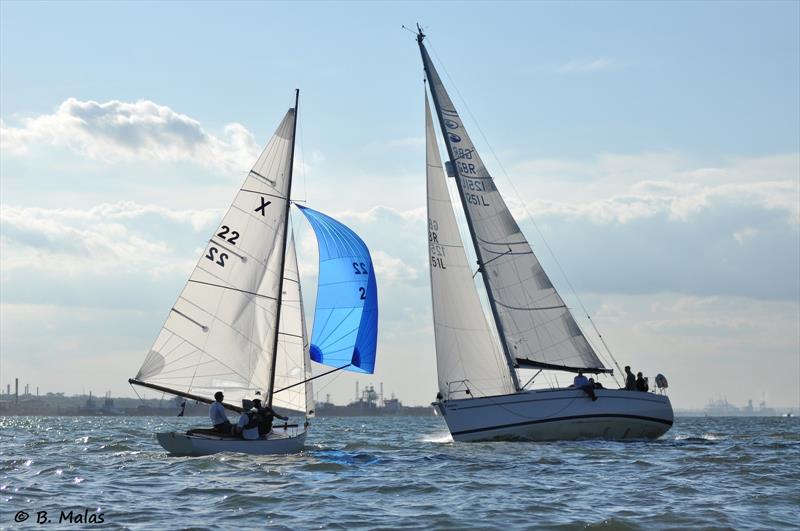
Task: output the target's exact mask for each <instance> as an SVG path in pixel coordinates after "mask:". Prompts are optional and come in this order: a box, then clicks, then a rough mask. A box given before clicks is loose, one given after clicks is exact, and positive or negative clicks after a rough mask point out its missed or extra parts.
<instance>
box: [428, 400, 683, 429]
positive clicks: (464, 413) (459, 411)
mask: <svg viewBox="0 0 800 531" xmlns="http://www.w3.org/2000/svg"><path fill="white" fill-rule="evenodd" d="M597 398H598V399H597V400H596V401H592V400H591V398H589V397H588V396H587V395H586V394H585V393H584V392H583V391H580V390H575V389H553V390H536V391H524V392H520V393H515V394H513V395H500V396H491V397H481V398H469V399H458V400H445V401H443V402H436V403H435V404H434V405H435V406H436V408H437V409H438V410H439V412H440V413H441V414H442V416H443V417H444V419H445V422H447V427H448V428H449V429H450V433H451V434H452V436H453V439H454V440H456V441H467V442H468V441H490V440H503V439H506V440H514V439H517V440H530V441H559V440H575V439H615V440H621V439H656V438H658V437H660V436H662V435H663V434H664V433H666V432H667V431H669V429H670V428H671V427H672V423H673V421H674V417H673V413H672V405H671V404H670V402H669V398H667V396H666V395H658V394H654V393H640V392H637V391H625V390H612V389H598V390H597Z"/></svg>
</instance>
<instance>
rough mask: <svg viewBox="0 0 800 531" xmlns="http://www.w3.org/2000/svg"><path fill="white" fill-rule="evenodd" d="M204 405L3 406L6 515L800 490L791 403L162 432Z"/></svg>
mask: <svg viewBox="0 0 800 531" xmlns="http://www.w3.org/2000/svg"><path fill="white" fill-rule="evenodd" d="M203 420H204V419H180V420H179V421H177V425H176V421H175V420H174V419H167V420H164V419H158V418H67V417H63V418H59V417H20V418H12V417H5V418H0V427H2V431H0V458H2V459H1V460H0V528H5V527H9V526H11V527H13V526H15V525H19V526H20V527H23V526H31V522H32V521H29V522H28V523H20V524H15V523H14V522H13V520H14V518H15V516H16V514H17V513H18V511H26V512H28V513H30V514H31V515H33V516H32V518H35V515H36V512H37V511H47V512H48V514H49V515H56V518H57V516H58V515H59V513H60V511H62V510H64V511H70V510H72V511H74V514H77V513H78V511H79V512H80V514H84V512H83V511H84V510H87V511H90V512H91V513H93V514H99V513H102V514H104V521H105V523H107V524H111V525H112V526H125V527H129V528H133V529H174V528H188V527H193V528H207V529H219V528H223V529H227V528H233V527H239V528H240V527H245V528H255V529H260V528H264V527H272V528H285V529H298V528H301V529H305V528H313V527H320V528H339V529H363V528H392V529H464V528H481V529H518V528H519V529H522V528H538V527H542V528H547V529H659V528H673V529H674V528H704V527H715V528H791V527H792V526H793V525H794V524H795V518H796V511H797V507H798V506H799V505H800V491H799V490H798V488H797V485H798V484H800V429H799V428H800V421H798V419H796V418H770V419H756V418H751V419H746V418H728V419H714V418H680V419H678V420H677V422H676V423H675V426H674V427H673V429H672V430H671V431H670V432H669V433H668V434H667V435H665V436H664V437H663V438H662V439H660V440H658V441H649V442H648V441H632V442H609V441H580V442H551V443H525V442H504V443H473V444H469V443H455V442H453V441H452V438H451V437H450V436H449V434H448V433H447V431H446V427H445V426H444V424H443V423H442V421H441V419H439V418H435V417H431V418H372V419H353V418H350V419H316V420H315V421H314V425H313V427H312V431H311V432H310V434H309V438H308V441H307V443H308V444H307V447H306V449H305V451H303V452H302V453H300V454H297V455H289V456H257V457H253V456H242V455H237V454H218V455H214V456H209V457H202V458H185V457H170V456H168V455H167V454H166V453H165V452H164V451H163V450H162V449H161V447H160V446H158V444H157V442H156V441H155V439H154V436H153V434H154V433H155V432H156V431H159V430H164V429H175V428H176V426H177V427H178V428H179V429H184V428H186V427H188V426H190V425H192V424H197V423H201V424H202V423H203ZM86 514H88V513H86Z"/></svg>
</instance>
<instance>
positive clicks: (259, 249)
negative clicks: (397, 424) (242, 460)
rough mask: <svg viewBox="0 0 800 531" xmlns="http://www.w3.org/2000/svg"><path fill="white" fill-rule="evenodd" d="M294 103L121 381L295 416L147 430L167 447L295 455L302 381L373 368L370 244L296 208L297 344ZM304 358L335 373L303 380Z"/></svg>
mask: <svg viewBox="0 0 800 531" xmlns="http://www.w3.org/2000/svg"><path fill="white" fill-rule="evenodd" d="M298 99H299V91H298V92H297V93H296V95H295V106H294V107H293V108H290V109H289V110H288V112H287V113H286V115H285V117H284V118H283V121H282V122H281V124H280V125H279V126H278V129H277V131H276V132H275V134H274V135H273V137H272V139H271V140H270V141H269V143H268V144H267V146H266V148H265V149H264V151H263V152H262V153H261V156H260V157H259V158H258V160H257V161H256V163H255V164H254V165H253V167H252V169H251V170H250V172H249V173H248V175H247V177H246V178H245V180H244V183H243V184H242V186H241V187H240V189H239V191H238V193H237V194H236V197H235V198H234V200H233V203H232V204H231V206H230V208H229V209H228V211H227V213H226V214H225V216H224V217H223V219H222V222H221V223H220V225H219V227H218V228H217V229H216V230H214V232H213V233H212V234H211V237H210V239H209V240H208V242H207V243H206V246H205V250H204V251H203V254H202V255H201V256H200V258H199V260H198V262H197V266H196V267H195V269H194V271H193V272H192V274H191V276H190V277H189V280H188V282H187V283H186V286H185V287H184V288H183V291H182V292H181V294H180V296H179V297H178V300H177V301H176V302H175V304H174V305H173V306H172V308H171V309H170V311H169V315H168V316H167V319H166V322H165V323H164V326H163V328H162V329H161V332H160V333H159V334H158V337H157V338H156V340H155V342H154V344H153V347H152V348H151V349H150V352H149V353H148V354H147V356H146V357H145V360H144V362H143V363H142V366H141V368H140V369H139V372H138V374H137V375H136V377H135V378H131V379H130V380H128V381H129V383H131V384H132V385H138V386H143V387H146V388H150V389H155V390H157V391H162V392H165V393H169V394H173V395H176V396H180V397H184V398H187V399H192V400H196V401H198V402H203V403H209V404H210V403H213V402H214V399H213V396H214V394H215V393H216V392H217V391H222V392H223V393H224V395H225V402H224V404H223V405H224V406H225V408H226V409H229V410H232V411H236V412H242V411H243V409H244V407H245V406H246V404H247V403H248V401H250V400H252V399H254V398H259V399H262V400H263V402H264V403H265V404H266V405H269V406H271V407H275V408H282V409H283V410H288V411H290V412H291V414H292V415H293V416H298V417H300V421H299V422H296V423H294V424H289V423H288V422H287V423H285V424H283V425H282V426H274V427H273V429H272V431H271V432H270V433H269V434H267V436H266V437H264V438H261V439H258V440H243V439H241V438H239V437H236V436H230V435H222V434H220V433H217V432H214V431H213V430H205V429H198V430H189V431H188V432H185V433H180V432H164V433H157V434H156V438H157V439H158V442H159V443H160V444H161V446H163V447H164V448H165V449H166V450H168V451H169V452H170V453H173V454H177V455H193V456H196V455H208V454H213V453H216V452H222V451H231V452H242V453H248V454H278V453H290V452H297V451H300V450H301V449H302V448H303V445H304V443H305V438H306V434H307V432H308V429H309V419H310V418H311V417H313V415H314V405H313V398H312V397H313V393H312V383H311V380H313V379H314V378H318V377H320V376H324V375H325V374H329V373H331V372H335V371H338V370H349V371H354V372H361V373H372V372H373V371H374V368H375V350H376V344H377V330H378V328H377V325H378V299H377V285H376V279H375V274H374V271H373V267H372V259H371V257H370V253H369V249H368V248H367V246H366V245H365V244H364V242H363V241H362V240H361V238H359V237H358V235H356V234H355V233H354V232H353V231H352V230H350V229H349V228H347V227H346V226H345V225H343V224H342V223H340V222H338V221H336V220H335V219H333V218H331V217H329V216H327V215H325V214H323V213H321V212H317V211H315V210H312V209H310V208H307V207H302V206H300V205H297V206H298V208H299V209H300V211H301V212H302V213H303V214H304V216H305V217H306V219H307V220H308V221H309V223H310V225H311V227H312V228H313V230H314V233H315V235H316V237H317V243H318V247H319V261H320V264H319V275H318V286H317V298H316V305H315V312H314V327H313V332H312V338H311V342H310V344H309V341H308V337H307V331H306V323H305V314H304V306H303V298H302V292H301V287H300V274H299V268H298V265H297V253H296V250H295V243H294V236H293V231H292V230H291V227H290V221H291V218H290V216H289V212H290V206H291V204H292V201H291V199H290V197H291V189H292V173H293V160H294V145H295V131H296V127H297V102H298ZM312 360H313V361H315V362H318V363H321V364H324V365H331V366H333V367H335V368H334V369H332V370H329V371H328V372H326V373H323V374H320V375H318V376H313V377H312V375H311V361H312ZM262 397H263V398H262ZM240 404H241V405H240ZM247 407H249V406H247Z"/></svg>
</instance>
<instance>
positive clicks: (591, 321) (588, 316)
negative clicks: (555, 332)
mask: <svg viewBox="0 0 800 531" xmlns="http://www.w3.org/2000/svg"><path fill="white" fill-rule="evenodd" d="M428 43H429V47H430V49H431V51H432V52H433V55H434V56H435V57H436V61H437V62H438V63H439V65H440V66H441V67H442V70H444V73H445V75H446V76H447V79H448V80H449V81H450V84H451V85H452V87H453V88H454V89H455V91H456V94H457V95H458V98H459V99H460V100H461V102H462V103H463V104H464V108H465V109H466V110H467V113H468V114H469V116H470V118H471V119H472V122H473V123H474V124H475V126H476V127H477V128H478V132H479V133H480V135H481V137H482V138H483V141H484V142H485V143H486V146H487V147H488V148H489V151H490V152H491V154H492V156H493V157H494V159H495V161H496V162H497V165H498V166H499V167H500V170H501V171H502V172H503V175H504V176H505V178H506V181H508V183H509V185H510V186H511V188H512V189H513V191H514V194H516V196H517V199H519V202H520V204H521V205H522V209H523V211H524V212H525V215H526V216H527V217H528V219H529V220H530V222H531V224H532V225H533V227H534V228H535V229H536V233H537V234H538V235H539V238H541V240H542V243H544V246H545V248H546V249H547V252H548V254H549V255H550V257H551V258H552V259H553V261H554V262H555V264H556V266H557V267H558V270H559V272H560V273H561V276H562V277H563V278H564V280H565V281H566V283H567V286H569V289H570V291H571V292H572V294H573V296H574V297H575V299H576V300H577V301H578V304H579V305H580V307H581V310H582V311H583V313H584V314H585V315H586V318H587V319H588V320H589V323H591V325H592V328H593V329H594V331H595V333H596V334H597V336H598V337H599V338H600V341H601V342H602V344H603V347H605V349H606V352H607V353H608V355H609V357H610V358H611V360H612V361H613V362H614V365H615V366H616V368H617V370H619V373H620V374H622V368H621V367H620V365H619V363H618V362H617V359H616V358H615V357H614V354H612V352H611V349H610V348H609V347H608V344H607V343H606V340H605V339H604V338H603V335H602V334H601V333H600V330H598V328H597V325H595V323H594V321H593V320H592V317H591V316H590V315H589V311H588V310H587V309H586V306H585V305H584V304H583V301H582V300H581V298H580V297H579V296H578V292H577V291H576V290H575V288H574V287H573V285H572V282H570V281H569V277H568V276H567V273H566V271H565V270H564V268H563V267H562V266H561V262H559V260H558V258H557V257H556V255H555V253H554V252H553V249H552V248H551V247H550V244H548V243H547V239H546V238H545V237H544V233H543V232H542V231H541V229H539V225H538V224H537V223H536V220H535V219H534V218H533V215H532V214H531V213H530V211H529V210H528V206H527V203H526V202H525V201H524V200H523V198H522V194H520V193H519V190H517V187H516V186H515V185H514V182H513V181H512V180H511V177H509V175H508V172H507V171H506V169H505V167H504V166H503V163H502V162H500V158H499V157H498V156H497V154H496V153H495V151H494V148H493V147H492V145H491V143H490V142H489V139H488V138H487V137H486V135H485V134H484V132H483V129H481V126H480V124H479V123H478V120H477V119H475V116H474V115H473V114H472V111H471V110H470V108H469V105H467V101H466V100H465V99H464V97H463V96H462V95H461V91H459V90H458V85H456V83H455V81H454V80H453V78H452V77H451V76H450V73H449V72H448V71H447V67H446V66H445V65H444V63H443V62H442V60H441V59H440V58H439V54H437V53H436V49H435V48H434V46H433V43H432V42H431V39H430V37H428ZM612 377H613V378H614V381H615V382H617V384H619V382H618V381H617V377H616V374H614V373H612ZM556 382H558V380H557V379H556Z"/></svg>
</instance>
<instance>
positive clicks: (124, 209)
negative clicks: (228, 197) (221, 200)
mask: <svg viewBox="0 0 800 531" xmlns="http://www.w3.org/2000/svg"><path fill="white" fill-rule="evenodd" d="M221 214H222V212H221V211H219V210H198V211H174V210H169V209H166V208H162V207H157V206H150V205H139V204H136V203H132V202H127V201H123V202H119V203H114V204H101V205H98V206H96V207H94V208H90V209H87V210H80V209H45V208H37V207H18V206H7V205H3V206H2V208H0V223H2V235H1V236H0V254H2V256H3V260H2V266H1V270H2V271H3V274H4V276H5V274H6V273H8V272H10V271H14V270H24V271H43V272H48V273H62V274H72V275H74V274H84V275H87V274H88V275H92V274H112V275H113V274H120V273H124V272H137V273H138V272H144V273H149V274H151V275H156V276H157V275H161V274H165V273H169V272H172V271H176V270H178V271H188V270H190V268H191V264H190V262H191V260H190V259H188V258H187V256H184V255H181V253H178V252H176V250H175V249H174V248H173V247H172V246H171V245H170V244H168V243H167V242H168V241H170V240H171V239H172V237H173V236H174V234H171V233H170V230H171V229H167V227H171V226H172V227H174V225H175V224H179V225H181V224H182V225H186V226H187V228H191V230H192V231H197V230H200V229H202V228H205V227H208V226H210V225H211V224H212V223H213V222H215V221H216V220H217V219H219V217H220V216H221ZM148 216H153V217H154V218H155V219H156V224H157V225H159V226H160V227H161V228H164V229H166V230H164V231H153V230H148V229H146V228H144V227H141V226H140V225H141V224H142V223H144V222H145V221H146V218H147V217H148ZM167 222H171V223H172V225H170V224H169V223H167ZM159 232H160V234H159V235H158V236H155V235H154V233H159Z"/></svg>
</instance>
